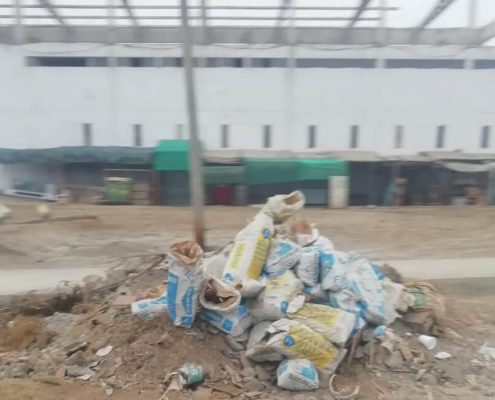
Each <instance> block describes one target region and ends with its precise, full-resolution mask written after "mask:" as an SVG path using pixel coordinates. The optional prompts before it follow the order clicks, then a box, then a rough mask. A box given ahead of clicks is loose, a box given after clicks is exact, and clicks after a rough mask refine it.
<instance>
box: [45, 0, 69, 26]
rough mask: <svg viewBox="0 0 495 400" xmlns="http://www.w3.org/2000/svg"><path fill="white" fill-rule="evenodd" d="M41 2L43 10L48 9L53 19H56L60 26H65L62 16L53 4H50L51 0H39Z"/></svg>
mask: <svg viewBox="0 0 495 400" xmlns="http://www.w3.org/2000/svg"><path fill="white" fill-rule="evenodd" d="M39 2H40V4H41V5H42V6H43V8H46V9H47V10H48V11H49V12H50V14H52V16H53V18H55V19H56V20H57V21H58V22H59V23H60V25H63V26H65V21H64V19H63V18H62V17H61V16H60V14H59V13H58V12H57V10H56V9H55V7H54V6H53V5H52V3H50V0H39Z"/></svg>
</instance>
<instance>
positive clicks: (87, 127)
mask: <svg viewBox="0 0 495 400" xmlns="http://www.w3.org/2000/svg"><path fill="white" fill-rule="evenodd" d="M92 145H93V125H92V124H83V146H92Z"/></svg>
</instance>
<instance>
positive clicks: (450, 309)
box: [0, 198, 495, 400]
mask: <svg viewBox="0 0 495 400" xmlns="http://www.w3.org/2000/svg"><path fill="white" fill-rule="evenodd" d="M0 202H2V203H3V204H6V205H8V206H9V207H10V208H11V209H12V211H13V218H12V219H11V220H10V221H9V223H7V224H4V225H0V268H3V269H10V268H55V267H56V268H78V267H101V268H106V267H110V266H112V264H113V262H114V260H115V259H117V258H119V257H122V256H131V255H137V254H155V253H164V252H166V251H167V250H168V247H169V245H170V244H171V243H172V242H174V241H175V240H178V239H185V238H190V237H191V232H192V231H191V225H190V224H191V220H192V216H191V211H190V209H189V208H179V207H177V208H175V207H174V208H171V207H139V206H90V205H78V204H67V205H60V204H49V206H50V209H51V211H52V216H53V217H59V216H72V215H83V214H91V215H96V216H97V217H98V218H97V219H95V220H82V221H73V222H44V223H39V224H24V223H22V222H23V221H27V220H31V219H34V218H36V217H37V216H36V210H35V207H36V204H38V203H33V202H29V201H22V200H17V199H9V198H0ZM256 212H257V208H256V207H207V208H206V214H205V218H206V220H205V227H206V229H207V232H206V237H207V245H209V246H223V245H226V244H227V243H228V242H229V241H231V240H232V239H233V238H234V236H235V234H236V233H237V232H238V231H239V230H240V229H241V228H242V227H243V226H244V225H245V224H246V222H247V221H248V220H249V219H250V218H251V217H252V216H253V215H254V214H255V213H256ZM302 216H303V217H304V218H306V219H308V220H309V221H311V222H316V223H317V225H318V228H319V229H320V231H321V233H322V234H324V235H325V236H327V237H329V238H330V239H331V240H332V241H333V242H334V243H335V246H336V247H337V248H339V249H342V250H344V251H348V250H357V251H359V252H360V253H361V254H363V255H364V256H366V257H368V258H371V259H375V260H380V259H421V258H430V259H431V258H463V257H466V258H467V257H495V246H493V243H494V239H495V223H494V222H495V208H493V207H492V208H488V207H486V208H480V207H423V208H389V209H385V208H350V209H346V210H326V209H316V208H314V209H311V208H310V209H305V210H304V211H303V212H302ZM149 281H150V282H159V281H160V278H159V277H155V276H150V277H149ZM494 283H495V280H494V279H492V280H490V279H488V280H487V279H483V280H464V281H444V282H437V284H438V287H439V289H440V290H441V292H442V293H443V294H444V295H445V299H446V305H447V317H448V321H447V327H448V328H450V329H451V330H453V331H454V332H455V333H456V335H454V336H452V335H446V336H444V337H441V338H440V340H439V345H438V347H437V348H436V349H435V350H434V351H431V352H426V353H427V354H426V357H427V365H428V366H430V367H431V368H432V371H433V372H434V374H435V376H436V379H437V383H436V384H431V385H430V386H428V385H424V384H423V383H420V382H415V373H412V372H411V371H406V370H403V371H396V372H388V371H386V369H385V370H382V369H381V368H385V367H384V366H377V367H376V368H374V369H372V370H365V369H364V366H361V365H360V364H359V361H357V362H356V364H357V365H355V367H354V368H353V369H352V370H351V371H347V372H346V371H343V375H342V379H343V380H345V381H346V382H348V383H353V384H360V385H361V393H360V397H359V399H360V400H372V399H373V400H375V399H378V400H383V399H393V398H401V399H410V400H420V399H421V400H422V399H428V400H431V399H434V400H438V399H451V400H455V399H467V398H470V399H473V400H474V399H482V398H483V399H484V398H486V397H491V396H493V395H494V390H495V366H492V365H491V364H490V363H484V362H483V363H482V364H483V365H475V364H473V363H472V362H471V360H473V359H478V360H482V358H480V356H479V355H478V354H477V351H478V349H479V348H480V346H481V345H482V344H483V343H484V342H487V341H491V340H494V341H495V336H494V334H493V331H494V328H495V326H494V325H495V308H494V307H493V304H495V288H494V287H495V286H494ZM123 318H124V317H123ZM160 321H161V320H158V321H150V323H147V325H146V327H144V326H143V324H142V323H140V322H139V321H136V320H135V319H132V318H131V319H129V321H128V323H126V324H119V325H118V331H115V330H114V331H112V330H109V331H108V332H106V333H107V334H108V333H110V334H111V337H110V338H111V340H112V344H113V345H114V347H115V350H114V351H113V352H112V354H111V357H110V358H109V361H108V362H113V360H114V359H115V358H117V357H121V358H122V359H123V360H124V364H123V366H122V369H121V370H120V371H121V372H122V376H124V375H125V376H126V377H132V379H131V381H129V382H123V384H124V385H123V387H125V389H116V390H115V391H114V393H113V395H112V397H111V398H113V399H116V400H131V399H133V400H134V399H146V400H155V399H156V400H158V398H159V397H160V396H161V393H162V388H160V387H159V386H158V385H156V381H157V380H159V378H160V377H164V376H165V375H166V373H167V372H168V371H169V370H170V369H171V368H172V367H177V366H179V365H181V364H183V363H184V362H186V361H197V360H198V357H199V359H200V361H201V362H202V363H204V364H208V366H209V367H210V368H212V369H213V373H215V371H217V372H218V371H219V369H221V368H222V366H224V365H228V364H230V363H233V365H235V363H236V360H232V359H231V358H229V357H228V356H227V355H225V354H224V353H225V351H224V349H225V345H224V343H223V340H222V338H221V337H220V336H215V335H210V334H206V335H205V336H203V338H202V339H201V340H199V341H198V337H197V336H198V335H203V333H202V331H201V330H200V329H199V328H198V326H196V328H195V329H196V330H194V332H197V333H196V334H191V335H186V334H185V333H184V331H181V330H177V329H176V328H173V327H172V326H171V324H170V322H169V321H167V320H166V319H165V320H164V321H162V322H163V323H162V322H160ZM394 328H396V329H397V331H398V332H400V333H403V334H404V335H405V332H406V331H407V329H405V328H404V327H403V326H402V325H401V324H398V325H397V326H396V327H394ZM164 333H167V334H168V339H167V340H168V341H169V348H163V346H162V347H160V346H158V345H157V339H159V338H160V337H162V335H163V334H164ZM100 334H102V332H100V331H98V330H97V329H96V328H95V329H94V330H92V331H91V332H90V333H88V340H89V341H91V340H96V338H97V337H98V335H100ZM407 341H408V343H409V345H410V347H411V348H413V349H420V348H421V347H420V345H419V344H418V343H417V339H416V336H413V337H412V338H408V339H407ZM124 344H126V345H125V346H124ZM178 347H180V350H177V349H178ZM124 349H125V351H124ZM129 349H130V350H129ZM133 349H139V352H137V350H133ZM143 349H144V350H143ZM423 350H424V349H423ZM438 351H447V352H449V353H451V354H452V355H453V359H452V360H447V361H438V360H435V359H434V355H435V353H436V352H438ZM124 372H125V373H124ZM117 375H118V374H117ZM471 375H473V376H475V377H476V378H475V382H474V383H473V380H472V379H470V378H469V377H470V376H471ZM466 377H468V378H466ZM371 381H373V384H372V383H371ZM153 382H155V383H153ZM375 384H376V385H377V386H379V387H380V389H378V388H377V386H376V385H375ZM384 392H385V393H384ZM328 395H329V393H328V390H325V389H322V390H319V391H317V392H316V393H310V394H308V396H314V397H315V399H317V400H327V399H328V398H329V397H325V396H328ZM278 396H279V397H280V399H284V398H285V399H287V400H289V399H291V395H290V394H288V395H287V393H279V394H278ZM279 397H277V399H278V398H279ZM106 398H108V397H107V395H106V394H105V388H104V387H102V386H101V384H100V383H98V382H94V383H92V384H89V383H81V382H70V381H61V382H58V383H57V384H53V383H50V384H49V383H43V382H37V381H34V380H24V379H17V380H3V381H0V399H2V400H88V399H94V400H103V399H106ZM181 398H183V399H189V398H192V399H193V400H196V399H195V397H194V393H188V392H186V393H183V394H182V395H181ZM212 398H215V397H212ZM219 398H220V397H219ZM197 400H202V399H197ZM298 400H299V399H298Z"/></svg>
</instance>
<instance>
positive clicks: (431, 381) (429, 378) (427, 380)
mask: <svg viewBox="0 0 495 400" xmlns="http://www.w3.org/2000/svg"><path fill="white" fill-rule="evenodd" d="M421 382H423V383H424V384H425V385H428V386H435V385H437V384H438V380H437V378H435V375H433V374H425V375H424V376H423V378H421Z"/></svg>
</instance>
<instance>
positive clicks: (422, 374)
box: [414, 369, 428, 382]
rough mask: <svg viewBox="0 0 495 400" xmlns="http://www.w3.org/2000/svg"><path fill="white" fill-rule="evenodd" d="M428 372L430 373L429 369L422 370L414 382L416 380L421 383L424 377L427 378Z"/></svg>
mask: <svg viewBox="0 0 495 400" xmlns="http://www.w3.org/2000/svg"><path fill="white" fill-rule="evenodd" d="M427 372H428V370H427V369H420V370H419V371H418V372H417V374H416V377H415V378H414V380H415V381H416V382H418V381H420V380H421V379H422V378H423V376H425V374H426V373H427Z"/></svg>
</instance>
